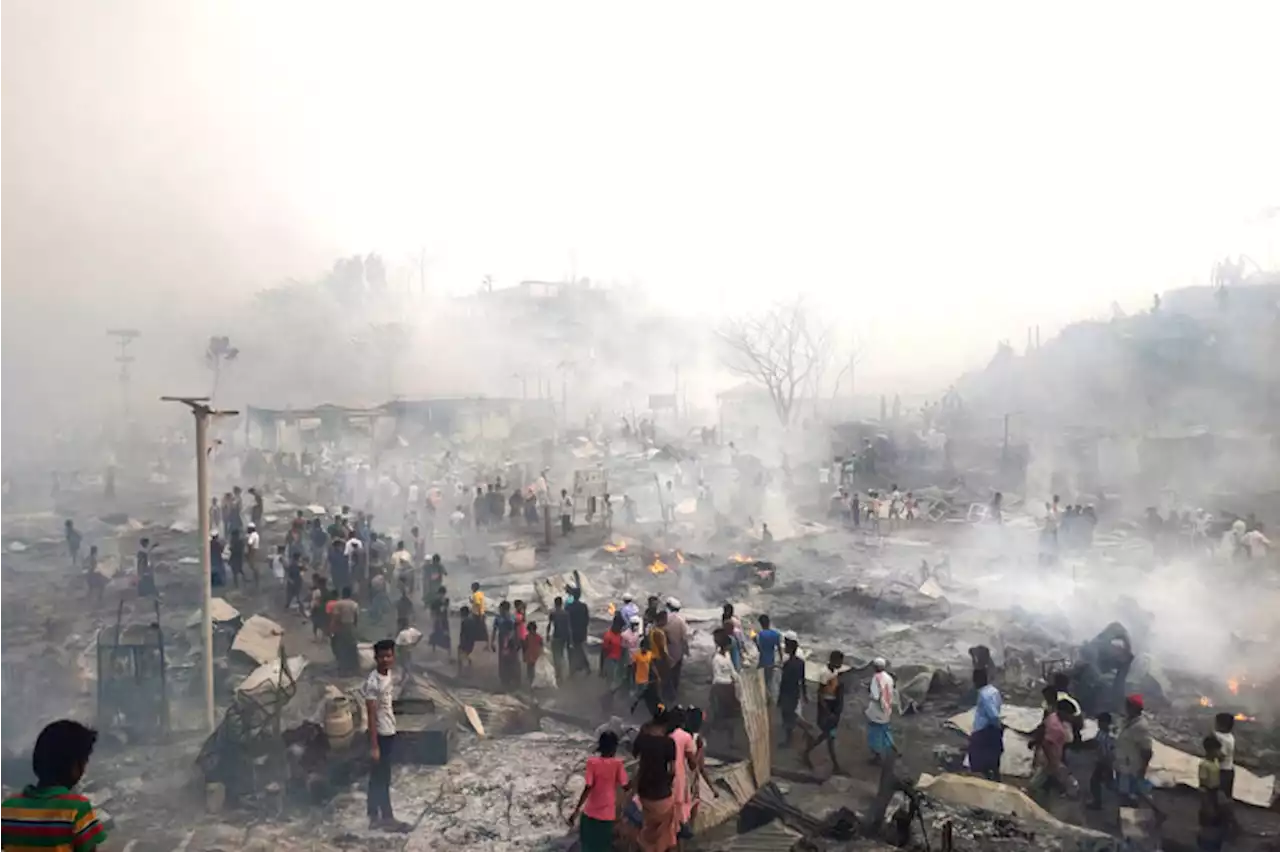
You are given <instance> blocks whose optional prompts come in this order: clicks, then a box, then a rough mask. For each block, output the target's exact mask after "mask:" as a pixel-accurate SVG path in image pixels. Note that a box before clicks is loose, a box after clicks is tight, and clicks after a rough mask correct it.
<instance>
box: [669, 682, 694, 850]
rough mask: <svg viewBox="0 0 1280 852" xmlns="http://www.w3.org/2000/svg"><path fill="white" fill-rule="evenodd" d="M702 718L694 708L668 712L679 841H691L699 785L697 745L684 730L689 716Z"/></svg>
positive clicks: (681, 708)
mask: <svg viewBox="0 0 1280 852" xmlns="http://www.w3.org/2000/svg"><path fill="white" fill-rule="evenodd" d="M691 713H692V714H696V715H697V716H698V717H701V715H702V711H700V710H698V709H697V708H696V707H677V708H675V709H674V710H672V712H671V726H672V731H671V734H670V736H671V739H672V740H673V741H674V742H675V744H676V763H675V773H674V774H675V780H674V782H673V784H672V787H673V788H674V789H673V794H674V797H675V800H676V810H677V818H678V819H679V821H680V837H692V836H693V828H692V826H691V825H690V823H691V822H692V820H693V811H694V801H695V798H696V797H695V796H694V791H695V790H696V789H697V784H698V743H697V739H696V738H695V737H694V735H693V734H691V733H689V731H688V730H686V728H688V727H689V725H688V722H689V721H690V720H689V715H690V714H691Z"/></svg>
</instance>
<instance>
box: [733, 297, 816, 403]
mask: <svg viewBox="0 0 1280 852" xmlns="http://www.w3.org/2000/svg"><path fill="white" fill-rule="evenodd" d="M829 337H830V335H829V333H828V330H827V328H826V327H825V326H824V325H823V324H822V323H821V322H820V321H819V320H817V319H816V318H815V317H814V316H813V315H812V314H811V312H810V311H809V308H808V305H806V304H805V301H804V298H803V297H798V298H796V299H795V300H794V301H792V302H787V303H781V304H778V305H775V306H773V307H772V308H769V309H768V310H766V311H764V312H763V313H760V314H755V315H752V316H747V317H742V318H738V319H732V320H729V321H728V322H726V324H725V325H724V327H723V328H722V329H721V330H720V338H721V340H723V341H724V343H725V344H726V346H727V348H728V357H727V358H726V360H725V366H726V367H727V368H728V369H729V370H730V371H732V372H734V373H737V374H738V375H740V376H744V377H746V378H747V379H749V380H751V381H753V382H756V383H757V384H759V385H761V386H763V387H764V389H765V390H766V391H767V392H768V394H769V399H770V400H771V401H772V402H773V409H774V413H776V414H777V416H778V422H780V423H781V424H782V425H783V426H789V425H790V424H791V420H792V417H793V415H794V414H795V404H796V400H797V399H798V398H800V397H802V396H803V395H804V394H805V393H811V392H813V390H814V388H815V383H816V382H819V381H821V379H822V376H823V374H824V373H825V371H826V368H827V361H828V359H829V358H830V355H831V347H830V345H829Z"/></svg>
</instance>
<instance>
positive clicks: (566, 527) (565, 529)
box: [560, 488, 573, 535]
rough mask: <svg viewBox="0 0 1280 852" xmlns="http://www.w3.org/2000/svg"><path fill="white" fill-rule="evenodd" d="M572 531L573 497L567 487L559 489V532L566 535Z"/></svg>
mask: <svg viewBox="0 0 1280 852" xmlns="http://www.w3.org/2000/svg"><path fill="white" fill-rule="evenodd" d="M572 531H573V498H572V497H570V496H569V492H568V490H567V489H564V488H562V489H560V533H561V534H562V535H568V534H569V533H570V532H572Z"/></svg>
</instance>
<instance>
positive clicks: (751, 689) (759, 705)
mask: <svg viewBox="0 0 1280 852" xmlns="http://www.w3.org/2000/svg"><path fill="white" fill-rule="evenodd" d="M741 704H742V722H743V725H744V726H745V727H746V729H747V742H748V743H750V745H751V769H752V773H753V774H754V776H755V781H756V786H757V787H758V786H760V785H761V784H763V783H764V782H766V781H768V780H769V776H770V775H772V774H773V758H772V755H773V744H772V730H773V728H772V726H771V725H770V723H769V693H768V691H767V690H766V689H765V688H764V673H763V672H762V671H761V670H760V669H751V670H749V671H747V672H744V673H743V675H742V688H741Z"/></svg>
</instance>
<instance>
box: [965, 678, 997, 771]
mask: <svg viewBox="0 0 1280 852" xmlns="http://www.w3.org/2000/svg"><path fill="white" fill-rule="evenodd" d="M973 685H974V688H976V689H977V690H978V698H977V702H976V703H975V704H974V707H973V731H972V732H971V733H970V734H969V769H970V770H971V771H973V772H977V773H978V774H980V775H983V776H985V777H986V778H989V779H991V780H992V781H999V780H1000V757H1001V755H1003V754H1004V728H1003V726H1002V725H1001V724H1000V708H1001V706H1002V705H1003V703H1004V700H1003V698H1002V697H1001V695H1000V690H998V689H996V687H995V686H994V685H992V684H991V683H990V682H989V681H988V676H987V670H986V669H982V668H979V669H974V670H973Z"/></svg>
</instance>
